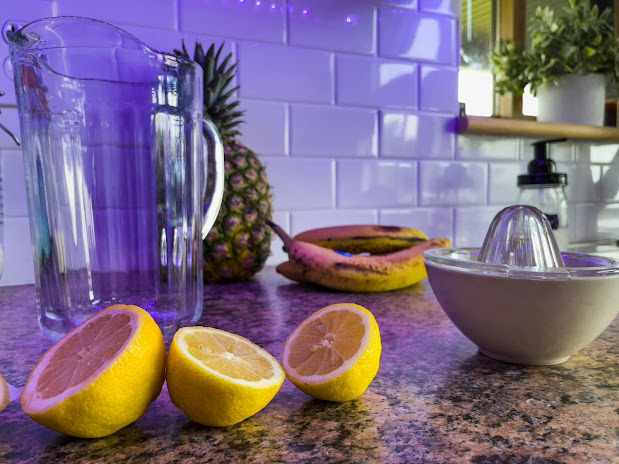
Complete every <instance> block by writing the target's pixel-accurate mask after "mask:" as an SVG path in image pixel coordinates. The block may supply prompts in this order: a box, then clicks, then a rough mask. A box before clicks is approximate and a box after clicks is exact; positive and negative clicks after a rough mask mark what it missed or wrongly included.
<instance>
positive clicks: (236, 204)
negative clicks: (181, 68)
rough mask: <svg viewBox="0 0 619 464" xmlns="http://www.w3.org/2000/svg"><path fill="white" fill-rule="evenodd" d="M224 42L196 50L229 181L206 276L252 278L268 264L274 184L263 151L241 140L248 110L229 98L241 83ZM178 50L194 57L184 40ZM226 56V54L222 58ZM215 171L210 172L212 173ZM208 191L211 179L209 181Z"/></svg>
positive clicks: (207, 245)
mask: <svg viewBox="0 0 619 464" xmlns="http://www.w3.org/2000/svg"><path fill="white" fill-rule="evenodd" d="M222 50H223V44H221V45H220V46H219V48H217V50H216V49H215V44H212V45H211V46H210V47H209V49H208V51H207V52H206V53H204V49H203V48H202V45H201V44H200V43H199V42H197V43H196V47H195V50H194V54H193V61H195V62H196V63H197V64H198V65H200V67H201V68H202V70H203V72H204V116H205V117H206V118H209V119H210V120H211V121H212V122H213V123H214V124H215V126H217V129H218V130H219V133H220V134H221V138H222V140H223V143H224V162H225V186H224V197H223V201H222V204H221V208H220V210H219V214H218V216H217V219H216V221H215V224H214V225H213V227H212V229H211V230H210V232H209V234H208V235H207V237H206V239H205V240H204V265H203V269H204V273H203V275H204V281H205V282H208V283H216V282H226V281H228V282H233V281H242V280H247V279H249V278H250V277H252V276H253V275H254V274H255V273H257V272H258V271H260V270H261V269H262V268H263V267H264V263H265V262H266V260H267V258H268V256H269V254H270V246H271V229H270V228H269V227H268V226H267V224H266V220H267V219H268V220H270V219H271V214H272V210H271V188H270V186H269V182H268V180H267V175H266V170H265V169H264V166H263V165H262V163H261V162H260V159H259V158H258V156H257V155H256V154H255V153H254V152H253V151H251V150H250V149H249V148H247V147H245V146H243V144H241V143H240V142H239V141H238V136H240V135H241V132H240V130H239V126H240V125H241V124H242V123H243V120H242V119H241V118H242V116H243V111H239V110H238V106H239V102H238V100H237V101H229V100H230V99H231V98H233V97H234V95H235V93H236V91H237V90H238V89H239V87H238V86H237V87H232V88H231V85H232V83H233V82H234V76H235V72H236V67H237V63H233V64H230V61H231V59H232V54H229V55H227V56H226V57H225V58H224V57H222ZM174 53H175V54H176V55H177V56H180V57H182V58H184V59H188V60H191V59H192V58H191V57H190V56H189V53H188V52H187V49H186V48H185V43H184V42H183V48H182V50H174ZM222 58H223V59H222ZM211 177H212V176H209V178H211ZM207 191H208V185H207Z"/></svg>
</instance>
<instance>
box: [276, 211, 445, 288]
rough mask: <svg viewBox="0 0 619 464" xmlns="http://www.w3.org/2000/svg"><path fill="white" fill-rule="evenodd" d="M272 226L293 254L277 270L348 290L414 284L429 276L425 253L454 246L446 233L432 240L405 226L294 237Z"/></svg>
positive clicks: (312, 232) (325, 230)
mask: <svg viewBox="0 0 619 464" xmlns="http://www.w3.org/2000/svg"><path fill="white" fill-rule="evenodd" d="M269 225H270V226H271V228H272V229H273V230H274V231H275V233H277V235H279V237H280V238H281V239H282V241H283V242H284V251H286V252H287V253H288V258H289V260H288V261H286V262H284V263H281V264H279V265H278V266H277V272H279V273H280V274H282V275H283V276H285V277H287V278H289V279H290V280H294V281H296V282H311V283H314V284H318V285H322V286H323V287H328V288H332V289H335V290H342V291H348V292H385V291H389V290H395V289H398V288H403V287H408V286H409V285H413V284H415V283H417V282H419V281H421V280H423V279H424V278H426V277H427V272H426V268H425V264H424V262H423V252H424V251H425V250H429V249H431V248H443V247H449V246H451V244H450V243H449V240H447V239H446V238H435V239H432V240H428V239H427V237H426V236H425V235H424V234H423V232H420V231H418V230H415V229H409V228H403V227H385V226H342V227H328V228H322V229H313V230H310V231H306V232H303V233H301V234H298V235H296V236H295V237H294V238H291V237H290V236H288V234H286V232H285V231H284V230H283V229H281V227H279V226H278V225H277V224H274V223H272V222H269ZM379 252H380V253H381V254H379ZM353 253H355V254H353ZM356 253H364V254H366V253H369V255H367V256H364V255H359V254H356Z"/></svg>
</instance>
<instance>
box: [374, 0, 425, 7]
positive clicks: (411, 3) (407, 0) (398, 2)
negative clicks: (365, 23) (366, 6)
mask: <svg viewBox="0 0 619 464" xmlns="http://www.w3.org/2000/svg"><path fill="white" fill-rule="evenodd" d="M370 3H373V4H375V5H379V6H383V5H388V6H397V7H400V8H410V9H415V8H417V0H373V1H370Z"/></svg>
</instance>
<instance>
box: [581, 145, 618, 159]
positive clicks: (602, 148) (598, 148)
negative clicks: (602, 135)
mask: <svg viewBox="0 0 619 464" xmlns="http://www.w3.org/2000/svg"><path fill="white" fill-rule="evenodd" d="M580 147H581V148H582V150H579V156H578V157H577V159H576V161H577V162H585V163H589V162H590V163H619V144H617V143H609V144H605V145H588V146H587V145H584V144H580Z"/></svg>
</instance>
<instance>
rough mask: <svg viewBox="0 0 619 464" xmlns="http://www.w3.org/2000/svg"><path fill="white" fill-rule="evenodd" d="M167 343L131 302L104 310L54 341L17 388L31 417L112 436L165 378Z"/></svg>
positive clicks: (63, 428)
mask: <svg viewBox="0 0 619 464" xmlns="http://www.w3.org/2000/svg"><path fill="white" fill-rule="evenodd" d="M164 369H165V343H164V341H163V336H162V334H161V330H160V329H159V327H158V326H157V324H156V323H155V321H154V320H153V318H152V317H151V316H150V315H149V314H148V313H147V312H146V311H144V310H143V309H141V308H139V307H137V306H124V305H117V306H112V307H110V308H107V309H105V310H103V311H101V312H99V313H97V314H95V315H94V316H92V317H91V318H90V319H88V320H86V321H85V322H84V323H82V324H81V325H80V326H78V327H77V328H75V329H73V330H72V331H71V332H69V333H68V334H67V335H65V336H64V337H63V338H61V339H60V340H59V341H58V342H56V344H55V345H54V346H52V347H51V348H50V349H49V350H48V351H47V352H46V353H45V354H44V355H43V356H42V357H41V359H40V360H39V362H38V363H37V365H36V366H35V367H34V369H33V370H32V372H31V373H30V376H29V377H28V380H27V381H26V385H25V386H24V389H23V391H22V394H21V404H22V409H23V410H24V412H25V413H26V414H28V415H29V416H30V417H31V418H32V419H34V420H35V421H37V422H39V423H40V424H42V425H44V426H46V427H49V428H50V429H52V430H55V431H57V432H60V433H65V434H67V435H72V436H75V437H83V438H96V437H103V436H106V435H110V434H112V433H114V432H116V431H117V430H119V429H121V428H122V427H124V426H126V425H128V424H130V423H132V422H134V421H136V420H137V419H138V418H140V417H141V416H142V415H143V414H144V413H145V412H146V410H147V408H148V405H149V404H150V403H151V402H152V401H154V400H155V399H156V398H157V396H158V395H159V393H160V392H161V388H162V386H163V382H164V378H165V373H164Z"/></svg>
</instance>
